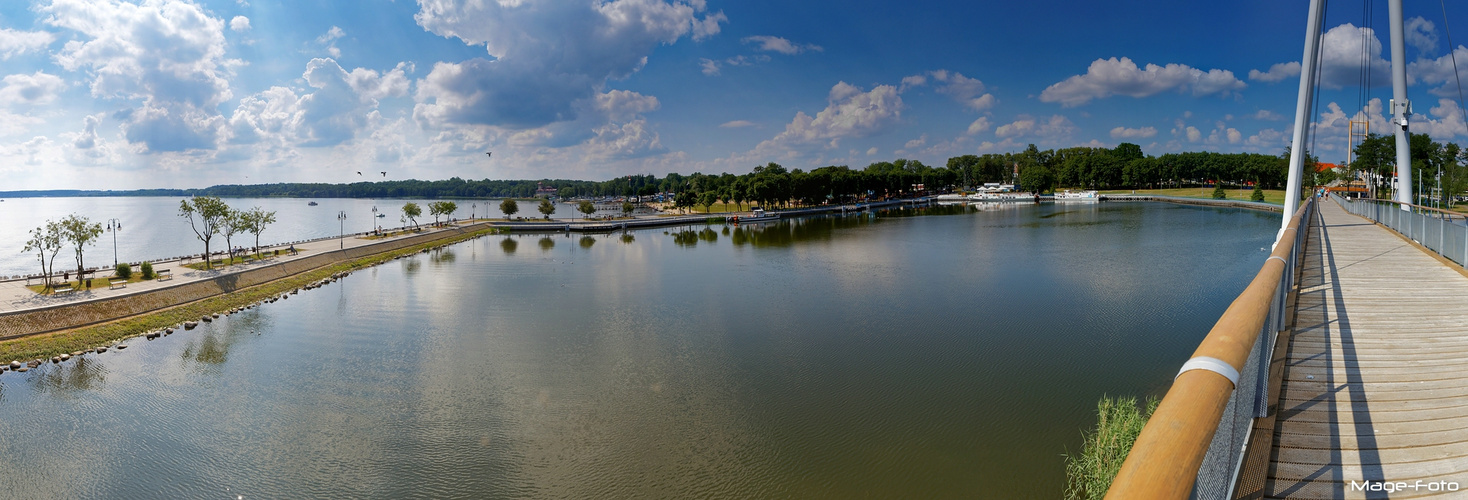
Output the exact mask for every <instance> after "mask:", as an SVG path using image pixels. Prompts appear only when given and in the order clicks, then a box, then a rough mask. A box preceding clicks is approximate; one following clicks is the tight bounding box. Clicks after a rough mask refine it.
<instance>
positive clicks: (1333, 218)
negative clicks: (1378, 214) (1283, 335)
mask: <svg viewBox="0 0 1468 500" xmlns="http://www.w3.org/2000/svg"><path fill="white" fill-rule="evenodd" d="M1317 214H1318V219H1317V220H1316V225H1315V226H1314V227H1313V228H1312V229H1311V232H1310V234H1309V246H1308V248H1307V252H1306V254H1305V258H1304V260H1303V262H1302V263H1301V265H1302V266H1303V276H1302V277H1301V281H1300V290H1299V296H1298V297H1299V298H1298V300H1297V302H1296V319H1295V328H1294V330H1293V331H1292V332H1290V333H1289V336H1290V344H1289V347H1288V349H1287V351H1286V354H1285V361H1284V368H1283V376H1282V383H1281V386H1280V399H1279V402H1278V405H1279V406H1278V410H1277V414H1276V415H1277V419H1276V423H1275V427H1274V446H1273V449H1272V451H1271V454H1270V457H1269V460H1270V465H1269V474H1268V480H1267V483H1266V485H1265V488H1264V490H1263V496H1264V497H1265V498H1386V497H1387V495H1388V494H1387V493H1383V492H1381V491H1380V490H1378V491H1375V492H1372V491H1363V490H1361V489H1358V487H1359V486H1365V483H1364V482H1365V481H1370V482H1375V483H1380V482H1393V483H1397V482H1401V483H1406V484H1407V485H1409V486H1408V487H1407V488H1400V487H1397V486H1399V485H1393V486H1392V489H1394V490H1395V491H1394V492H1392V493H1390V497H1392V498H1413V497H1423V496H1433V495H1446V497H1448V498H1465V497H1468V275H1465V274H1464V273H1463V271H1462V269H1461V268H1458V267H1456V266H1449V265H1445V264H1444V263H1442V262H1440V261H1438V260H1437V259H1436V258H1434V257H1433V256H1432V255H1430V254H1429V253H1427V252H1425V251H1423V250H1421V249H1419V248H1417V247H1415V246H1413V245H1412V244H1411V243H1408V242H1407V241H1406V240H1404V239H1402V238H1401V237H1400V236H1398V235H1397V234H1396V233H1394V232H1392V231H1390V230H1388V229H1386V228H1383V227H1380V226H1377V225H1376V224H1374V223H1372V222H1371V221H1369V220H1366V219H1363V218H1360V217H1357V216H1354V215H1351V214H1349V213H1347V212H1346V211H1345V210H1343V209H1342V208H1341V207H1340V206H1339V205H1338V204H1336V203H1335V202H1333V201H1330V200H1322V203H1321V204H1320V210H1319V211H1318V212H1317ZM1419 480H1421V481H1422V483H1421V484H1420V485H1419V483H1417V481H1419ZM1441 481H1447V482H1456V483H1457V485H1458V487H1459V488H1460V489H1458V490H1457V491H1455V492H1444V491H1441V490H1442V488H1444V486H1445V485H1442V484H1441V483H1439V486H1437V489H1436V490H1434V489H1433V486H1432V485H1431V483H1438V482H1441ZM1353 482H1355V484H1354V485H1353Z"/></svg>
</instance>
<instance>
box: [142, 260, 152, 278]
mask: <svg viewBox="0 0 1468 500" xmlns="http://www.w3.org/2000/svg"><path fill="white" fill-rule="evenodd" d="M154 276H155V275H154V274H153V263H152V262H144V263H143V279H145V280H150V279H153V277H154Z"/></svg>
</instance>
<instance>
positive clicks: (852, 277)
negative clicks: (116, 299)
mask: <svg viewBox="0 0 1468 500" xmlns="http://www.w3.org/2000/svg"><path fill="white" fill-rule="evenodd" d="M9 203H10V202H9V201H7V202H6V204H9ZM172 203H174V204H176V203H177V201H173V202H172ZM290 203H293V204H294V203H300V202H298V201H294V200H292V201H290ZM316 208H324V209H325V210H324V211H334V210H336V209H334V208H329V207H326V206H325V203H323V206H322V207H316ZM166 216H167V214H163V215H159V216H158V217H159V218H160V219H163V218H166ZM333 222H335V221H333ZM1278 225H1279V215H1277V214H1271V213H1263V212H1254V211H1247V210H1241V209H1222V208H1207V207H1195V206H1181V205H1171V204H1164V203H1102V204H1090V205H1076V206H1063V205H1061V206H1057V205H1042V206H1025V207H1010V208H1008V209H996V210H985V211H977V210H974V209H971V208H967V207H960V208H941V207H934V208H931V209H926V210H899V211H891V212H883V213H880V214H877V215H876V216H870V215H863V216H854V217H814V218H806V219H799V220H793V221H783V222H780V223H778V224H766V225H760V226H754V227H748V226H746V227H742V228H738V229H734V228H726V227H724V226H690V227H684V228H666V229H649V230H640V231H630V232H627V233H615V234H607V235H590V236H583V235H579V234H576V235H570V236H567V235H565V234H553V235H511V236H489V237H485V238H480V239H475V240H471V241H467V242H463V243H460V244H456V245H452V246H449V247H447V248H444V249H442V250H438V251H434V252H430V253H420V254H417V255H416V256H414V257H411V258H406V259H400V260H395V261H391V262H389V263H387V264H384V265H381V266H377V267H374V268H370V269H366V270H362V271H358V272H356V273H354V274H352V275H350V276H348V277H346V278H344V279H342V280H341V281H338V282H336V283H333V284H331V285H328V286H325V287H322V288H319V289H316V290H310V291H303V292H301V293H300V294H299V295H294V296H291V298H290V299H289V300H284V301H280V302H276V303H273V304H266V305H264V306H261V307H259V308H255V309H251V310H249V311H246V312H244V313H242V314H236V315H233V316H229V317H227V318H225V319H222V320H219V321H215V322H214V323H208V324H203V325H201V326H200V327H199V328H198V329H197V330H194V331H187V332H183V331H181V332H179V333H176V334H174V335H172V336H168V337H162V338H160V339H158V340H154V341H144V340H142V339H134V340H132V341H130V346H131V347H130V348H128V349H126V350H124V351H120V352H118V351H110V352H108V353H107V354H103V355H89V356H87V357H85V358H84V359H81V360H74V361H70V362H67V363H63V364H61V365H51V364H46V365H43V367H42V368H41V369H39V370H36V371H32V372H29V373H25V374H17V373H5V374H3V375H0V461H3V464H0V492H4V495H5V496H10V497H15V498H22V497H24V498H36V497H83V498H99V497H105V498H158V497H218V496H230V497H234V496H235V495H242V496H243V497H244V498H278V497H400V496H406V497H434V498H441V497H478V498H506V497H516V498H524V497H530V498H588V497H589V498H629V497H630V498H649V497H652V498H687V497H719V498H770V497H775V498H892V497H917V498H1056V497H1058V496H1059V495H1060V492H1061V488H1062V485H1063V481H1064V466H1063V464H1064V462H1063V457H1062V455H1063V454H1064V453H1067V452H1077V451H1079V447H1080V444H1081V439H1080V438H1081V431H1082V430H1083V429H1085V428H1088V427H1089V426H1091V425H1092V424H1093V423H1094V412H1095V404H1096V401H1097V399H1098V398H1099V397H1101V396H1102V395H1103V394H1110V395H1136V396H1142V395H1146V394H1152V393H1159V392H1161V391H1163V390H1165V388H1166V387H1167V385H1168V383H1169V382H1170V380H1171V378H1172V376H1173V375H1174V374H1175V373H1176V370H1177V368H1178V367H1179V366H1180V365H1181V363H1182V362H1183V361H1184V360H1185V359H1186V358H1187V357H1188V355H1189V354H1190V353H1191V352H1192V350H1193V349H1194V348H1195V347H1196V346H1197V344H1198V342H1199V340H1201V338H1202V337H1203V336H1204V335H1205V334H1206V333H1207V331H1208V329H1209V328H1210V327H1211V326H1212V325H1213V323H1214V321H1216V320H1217V318H1218V317H1219V315H1221V314H1222V312H1223V310H1224V309H1225V308H1226V307H1227V305H1228V304H1229V302H1230V301H1232V299H1233V298H1234V297H1235V296H1236V295H1237V294H1238V293H1239V292H1240V291H1242V290H1243V288H1244V286H1245V285H1246V284H1247V283H1248V281H1249V280H1250V279H1251V278H1252V277H1253V276H1254V274H1255V273H1256V272H1257V271H1258V269H1259V267H1260V265H1261V264H1262V263H1263V261H1264V259H1265V258H1266V257H1267V255H1268V254H1267V251H1266V249H1267V247H1268V246H1269V244H1270V243H1271V241H1272V238H1273V236H1274V233H1275V230H1276V229H1277V228H1278ZM124 234H126V233H124Z"/></svg>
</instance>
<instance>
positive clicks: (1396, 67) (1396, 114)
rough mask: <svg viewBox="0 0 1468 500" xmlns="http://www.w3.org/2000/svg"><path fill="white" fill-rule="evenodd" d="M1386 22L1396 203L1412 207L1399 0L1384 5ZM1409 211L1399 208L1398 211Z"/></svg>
mask: <svg viewBox="0 0 1468 500" xmlns="http://www.w3.org/2000/svg"><path fill="white" fill-rule="evenodd" d="M1387 15H1388V21H1389V22H1390V23H1391V33H1392V124H1393V125H1394V127H1392V128H1394V129H1396V133H1397V201H1398V202H1401V203H1412V202H1413V201H1415V200H1413V199H1412V151H1411V147H1412V145H1411V143H1410V141H1409V140H1408V134H1407V132H1408V130H1407V115H1410V114H1412V105H1411V102H1409V101H1407V44H1406V42H1405V41H1403V37H1404V33H1403V31H1404V30H1403V29H1402V0H1388V1H1387ZM1407 209H1409V207H1407V206H1406V205H1402V210H1407Z"/></svg>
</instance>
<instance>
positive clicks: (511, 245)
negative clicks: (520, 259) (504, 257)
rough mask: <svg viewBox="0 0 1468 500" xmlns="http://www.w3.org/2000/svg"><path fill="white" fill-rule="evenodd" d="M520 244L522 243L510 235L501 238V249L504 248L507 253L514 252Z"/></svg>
mask: <svg viewBox="0 0 1468 500" xmlns="http://www.w3.org/2000/svg"><path fill="white" fill-rule="evenodd" d="M519 246H520V243H519V242H517V241H515V238H513V237H510V236H506V237H505V239H503V240H500V249H501V250H504V251H505V253H506V254H514V253H515V249H516V248H518V247H519Z"/></svg>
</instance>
